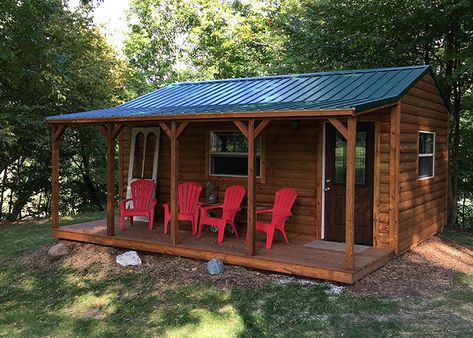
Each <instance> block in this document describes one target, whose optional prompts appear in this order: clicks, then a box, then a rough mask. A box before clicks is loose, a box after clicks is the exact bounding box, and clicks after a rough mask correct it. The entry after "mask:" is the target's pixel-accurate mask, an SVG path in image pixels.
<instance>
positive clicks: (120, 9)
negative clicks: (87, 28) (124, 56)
mask: <svg viewBox="0 0 473 338" xmlns="http://www.w3.org/2000/svg"><path fill="white" fill-rule="evenodd" d="M78 3H79V0H69V7H70V8H71V9H74V8H75V7H77V5H78ZM128 8H129V1H128V0H103V1H102V2H101V3H100V4H99V6H98V7H97V9H96V10H95V11H94V22H95V23H96V24H97V25H98V26H99V27H101V29H102V32H103V34H104V35H105V37H106V38H107V40H108V42H109V43H110V44H111V45H112V46H114V47H115V49H116V50H117V51H118V52H121V51H122V48H123V42H124V41H125V33H126V31H127V22H126V11H127V10H128Z"/></svg>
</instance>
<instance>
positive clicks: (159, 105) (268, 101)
mask: <svg viewBox="0 0 473 338" xmlns="http://www.w3.org/2000/svg"><path fill="white" fill-rule="evenodd" d="M430 70H431V69H430V66H427V65H420V66H408V67H395V68H377V69H363V70H348V71H336V72H328V73H309V74H293V75H277V76H263V77H252V78H240V79H224V80H209V81H200V82H183V83H175V84H171V85H168V86H166V87H163V88H161V89H158V90H155V91H152V92H150V93H148V94H146V95H143V96H141V97H138V98H136V99H134V100H131V101H129V102H127V103H124V104H122V105H119V106H117V107H114V108H108V109H101V110H94V111H89V112H80V113H72V114H65V115H57V116H50V117H48V118H47V119H48V120H81V119H84V120H85V119H87V120H91V119H92V120H93V119H99V118H110V119H112V118H118V117H127V116H143V117H147V116H148V117H149V116H155V115H159V116H168V115H169V116H171V115H172V116H174V115H178V114H206V113H222V114H225V113H228V112H232V113H235V112H242V113H244V112H258V111H287V110H290V111H298V110H301V111H303V110H308V109H311V110H319V109H356V110H357V111H362V110H364V109H368V108H372V107H376V106H380V105H383V104H386V103H388V102H395V101H396V100H398V99H399V98H400V97H401V96H402V95H403V94H404V93H405V92H406V91H407V90H408V89H409V88H410V87H412V86H413V85H414V84H415V82H416V81H417V80H418V79H420V78H421V77H422V76H423V75H425V74H426V73H427V72H428V71H430ZM294 114H297V113H296V112H295V113H294Z"/></svg>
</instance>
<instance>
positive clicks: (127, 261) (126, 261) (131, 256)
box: [116, 251, 141, 266]
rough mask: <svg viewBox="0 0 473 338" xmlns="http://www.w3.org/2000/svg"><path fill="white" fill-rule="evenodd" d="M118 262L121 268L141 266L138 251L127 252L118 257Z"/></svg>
mask: <svg viewBox="0 0 473 338" xmlns="http://www.w3.org/2000/svg"><path fill="white" fill-rule="evenodd" d="M116 262H117V263H118V264H120V265H121V266H130V265H131V266H139V265H141V258H140V256H138V253H137V252H136V251H127V252H125V253H123V254H121V255H118V256H117V258H116Z"/></svg>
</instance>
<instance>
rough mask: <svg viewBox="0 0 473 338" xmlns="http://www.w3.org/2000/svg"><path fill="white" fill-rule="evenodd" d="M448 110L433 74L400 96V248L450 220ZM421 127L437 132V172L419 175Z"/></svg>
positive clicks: (424, 129) (405, 247) (419, 239)
mask: <svg viewBox="0 0 473 338" xmlns="http://www.w3.org/2000/svg"><path fill="white" fill-rule="evenodd" d="M448 121H449V112H448V110H447V108H446V107H445V105H444V103H443V99H442V97H441V96H440V93H439V91H438V89H437V87H436V86H435V85H434V81H433V79H432V77H431V76H430V75H426V76H424V78H423V79H422V80H420V81H419V82H417V84H416V85H415V86H414V87H413V88H412V89H410V90H409V91H408V92H407V94H406V95H405V96H404V97H403V98H402V100H401V127H400V130H401V133H402V134H401V139H400V157H401V159H402V163H401V165H400V167H399V191H400V193H399V203H398V204H399V232H398V248H399V250H398V252H399V253H401V252H404V251H406V250H408V249H409V248H411V247H412V246H414V245H416V244H417V243H419V242H421V241H423V240H424V239H425V238H427V237H429V236H432V235H433V234H435V233H437V232H438V231H440V230H441V228H442V227H443V226H444V225H445V224H446V222H447V193H446V192H447V174H448V146H447V144H448ZM419 131H432V132H435V154H434V156H435V159H434V165H435V169H434V170H435V176H434V177H433V178H429V179H424V180H419V179H418V138H419V135H418V133H419Z"/></svg>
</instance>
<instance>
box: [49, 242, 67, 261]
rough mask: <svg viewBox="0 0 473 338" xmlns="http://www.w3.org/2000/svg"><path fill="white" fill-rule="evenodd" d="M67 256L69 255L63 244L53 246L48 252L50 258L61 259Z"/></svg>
mask: <svg viewBox="0 0 473 338" xmlns="http://www.w3.org/2000/svg"><path fill="white" fill-rule="evenodd" d="M67 254H69V248H68V247H67V246H66V244H64V243H58V244H55V245H53V246H52V247H50V248H49V250H48V255H49V256H50V257H52V258H61V257H62V256H65V255H67Z"/></svg>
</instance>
